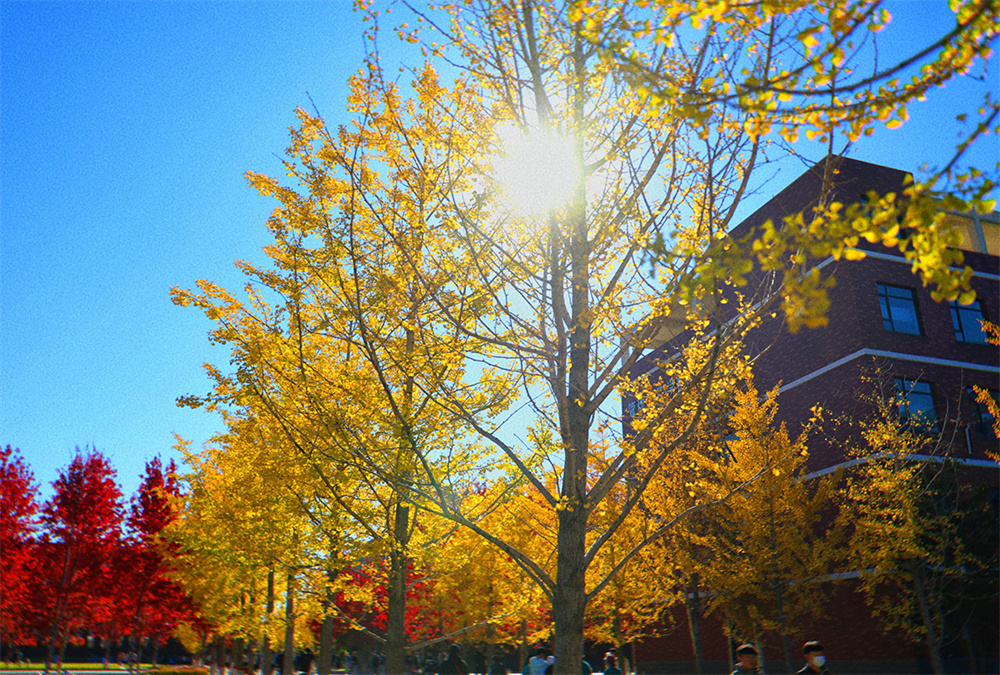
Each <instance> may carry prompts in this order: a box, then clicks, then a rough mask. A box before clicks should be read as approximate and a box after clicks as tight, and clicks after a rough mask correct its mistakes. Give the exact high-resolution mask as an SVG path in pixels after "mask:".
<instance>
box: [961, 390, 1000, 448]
mask: <svg viewBox="0 0 1000 675" xmlns="http://www.w3.org/2000/svg"><path fill="white" fill-rule="evenodd" d="M983 388H984V389H986V391H987V392H988V393H989V395H990V396H992V397H993V400H994V401H998V402H1000V390H997V389H990V388H988V387H983ZM966 391H967V392H968V395H969V403H970V404H971V405H972V415H973V422H974V425H975V427H976V437H977V438H985V439H987V440H990V441H995V440H997V437H996V434H994V433H993V416H992V415H991V414H990V411H989V408H987V407H986V406H984V405H983V404H982V403H980V402H979V397H978V396H977V395H976V390H975V389H973V388H972V387H966Z"/></svg>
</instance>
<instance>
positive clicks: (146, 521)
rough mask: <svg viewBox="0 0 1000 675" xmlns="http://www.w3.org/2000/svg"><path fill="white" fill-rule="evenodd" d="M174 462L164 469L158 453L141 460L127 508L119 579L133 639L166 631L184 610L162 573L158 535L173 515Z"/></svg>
mask: <svg viewBox="0 0 1000 675" xmlns="http://www.w3.org/2000/svg"><path fill="white" fill-rule="evenodd" d="M176 473H177V467H176V466H175V465H174V462H173V461H172V460H171V462H170V463H169V464H168V465H167V468H166V471H164V470H163V465H162V463H161V461H160V458H159V457H155V458H153V460H151V461H150V462H147V463H146V472H145V474H144V475H143V479H142V483H141V484H140V485H139V489H138V490H137V491H136V493H135V495H133V497H132V500H131V504H130V507H129V514H128V518H127V521H126V522H127V525H128V527H129V536H128V538H127V539H126V540H125V542H123V546H122V547H121V548H120V549H119V553H118V559H119V560H118V569H119V572H120V574H122V575H124V576H123V577H122V578H123V579H127V580H128V581H129V583H126V584H122V585H121V588H123V590H124V593H123V594H122V599H121V607H122V608H123V610H124V611H125V612H126V613H127V615H126V619H127V623H126V630H127V634H130V635H133V636H135V637H137V638H140V637H152V638H157V639H158V638H160V637H165V636H167V635H170V634H171V633H172V632H173V630H174V629H175V628H176V627H177V624H178V623H179V622H180V620H181V619H183V618H185V617H186V616H187V615H188V614H189V613H190V604H189V603H188V602H187V598H186V596H185V594H184V592H183V591H182V590H181V589H180V587H179V586H177V584H175V583H174V582H172V581H170V580H169V579H168V578H167V573H168V571H169V564H168V560H167V552H168V551H167V549H166V547H165V544H164V543H163V542H162V541H161V540H160V539H159V534H160V532H161V531H162V530H163V528H165V527H166V526H167V525H169V524H170V523H171V522H172V521H173V519H174V517H175V516H176V503H177V498H178V496H179V495H180V485H179V483H178V481H177V477H176Z"/></svg>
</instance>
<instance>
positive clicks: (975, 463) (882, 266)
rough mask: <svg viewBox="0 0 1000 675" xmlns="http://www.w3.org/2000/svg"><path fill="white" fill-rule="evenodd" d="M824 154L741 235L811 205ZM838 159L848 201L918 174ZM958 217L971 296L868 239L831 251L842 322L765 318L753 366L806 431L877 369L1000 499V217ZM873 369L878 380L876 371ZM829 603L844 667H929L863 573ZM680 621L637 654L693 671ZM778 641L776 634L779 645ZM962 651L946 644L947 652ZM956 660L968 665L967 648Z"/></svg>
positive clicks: (853, 403)
mask: <svg viewBox="0 0 1000 675" xmlns="http://www.w3.org/2000/svg"><path fill="white" fill-rule="evenodd" d="M825 161H826V160H824V161H821V162H820V163H818V164H816V165H815V166H813V167H812V168H810V169H808V170H807V171H806V172H805V173H803V174H802V175H801V176H799V177H798V178H797V179H796V180H794V181H793V182H792V183H791V184H790V185H788V187H786V188H785V189H784V190H782V191H781V192H780V193H778V194H777V195H776V196H774V197H773V198H772V199H771V200H770V201H768V202H767V203H766V204H764V205H763V206H762V207H761V208H759V209H758V210H757V211H756V212H755V213H753V214H752V215H751V216H750V217H748V218H747V219H746V220H745V221H743V222H742V223H740V224H739V225H738V226H737V227H736V228H734V230H733V234H734V236H739V235H741V234H745V233H747V232H749V231H751V230H752V229H753V228H756V227H758V226H760V225H762V224H763V223H764V222H765V221H766V220H768V219H772V220H773V221H774V222H780V220H781V218H782V217H783V216H786V215H789V214H796V213H803V214H809V213H811V212H812V207H813V206H814V205H815V204H816V201H817V199H818V197H819V194H820V190H821V186H822V181H823V173H824V165H825ZM832 161H836V162H838V164H837V167H838V171H837V174H836V177H835V183H834V187H833V190H834V194H833V196H832V198H833V200H835V201H840V202H842V203H845V204H850V203H856V202H858V201H861V200H863V195H864V194H866V193H867V192H868V191H869V190H875V191H876V192H878V193H879V194H886V193H888V192H895V193H897V194H899V193H900V192H901V190H902V187H903V181H904V179H905V176H906V174H905V173H904V172H902V171H899V170H896V169H891V168H888V167H883V166H878V165H875V164H869V163H866V162H861V161H857V160H853V159H849V158H832ZM949 218H951V219H952V220H953V222H954V223H955V224H956V225H957V226H958V227H959V228H960V229H961V231H962V232H963V242H962V245H961V248H962V249H963V251H964V256H965V264H966V265H968V266H970V267H971V268H972V270H973V276H972V280H971V284H972V287H973V288H974V289H975V291H976V297H977V301H976V302H975V303H973V304H972V305H968V306H962V305H958V304H957V303H947V302H940V303H939V302H935V301H934V300H933V299H932V298H931V294H930V289H927V288H923V287H922V286H921V283H920V281H919V279H918V278H917V277H915V276H914V275H913V274H912V272H911V268H910V264H909V263H908V262H907V261H906V260H905V259H904V258H903V257H902V255H900V254H899V253H898V251H897V252H893V251H892V250H890V249H887V248H884V247H881V246H876V245H870V244H866V243H862V244H860V245H859V247H861V248H864V249H865V250H866V253H867V257H866V258H865V259H864V260H861V261H845V260H841V261H834V260H833V259H832V258H831V259H828V260H824V261H820V262H819V264H818V266H819V267H820V268H821V269H822V272H823V274H833V275H834V276H835V277H836V285H835V286H834V287H833V288H832V289H831V290H830V299H831V307H830V309H829V312H828V318H829V323H828V325H827V326H826V327H824V328H820V329H808V328H803V329H802V330H800V331H799V332H798V333H795V334H791V333H789V332H788V331H787V330H785V329H784V327H783V326H782V325H781V323H780V322H778V321H773V322H771V323H769V324H765V325H764V326H763V327H761V328H760V329H758V330H757V331H755V332H754V333H753V334H752V335H751V336H750V338H749V340H748V341H747V345H748V349H749V350H750V351H751V353H755V354H756V353H760V357H759V359H758V360H757V362H756V365H755V368H754V372H755V376H756V379H757V384H758V387H759V389H760V390H761V391H766V390H768V389H770V388H771V387H773V386H775V385H779V391H780V396H779V398H778V405H779V415H780V418H781V421H784V422H786V423H788V426H789V430H790V431H791V432H792V435H793V436H794V435H795V433H796V427H797V426H800V425H801V424H802V423H804V422H805V421H806V420H808V418H809V416H810V412H809V411H810V408H812V407H813V406H814V405H816V404H820V405H822V406H823V407H824V408H825V409H826V410H828V411H831V412H832V413H833V414H840V415H855V416H860V415H869V414H871V412H872V409H871V404H870V403H867V402H865V397H864V396H861V395H859V394H860V392H861V391H862V390H863V389H864V387H865V386H867V385H863V384H862V383H863V382H867V381H869V380H870V379H871V378H872V376H873V374H877V375H876V377H877V378H881V380H882V383H883V384H884V385H885V386H886V388H887V390H888V391H889V392H892V391H896V392H898V393H897V394H896V395H897V396H900V397H902V398H903V399H904V401H905V404H903V405H901V406H900V412H901V414H908V415H911V416H913V417H915V418H917V417H919V418H921V419H922V421H923V423H926V424H930V425H934V427H935V428H936V429H938V430H940V431H942V432H943V433H944V435H946V436H948V437H949V438H950V439H951V440H952V448H953V451H952V457H953V458H954V459H955V460H956V461H957V462H958V463H959V464H960V465H961V467H962V472H963V473H962V480H963V481H970V482H975V483H986V484H988V485H990V486H991V487H992V495H993V500H994V507H995V505H996V500H997V487H998V484H1000V468H998V466H997V464H996V463H995V462H993V461H991V460H990V459H989V458H988V457H987V455H986V454H985V450H987V449H992V451H993V452H996V451H997V449H998V443H997V439H996V438H995V437H994V436H993V434H992V431H991V418H989V416H988V415H987V414H986V413H985V411H984V410H983V409H982V408H981V407H980V406H979V405H977V404H976V403H975V401H974V400H973V399H972V398H971V397H970V391H971V387H972V386H973V385H978V386H980V387H985V388H987V389H989V390H991V391H992V392H993V393H994V396H995V395H996V392H997V390H998V389H1000V349H998V348H997V347H996V346H993V345H990V344H987V343H986V342H985V340H984V336H983V333H982V331H981V328H980V323H979V319H980V318H983V319H988V320H991V321H994V322H996V321H997V320H998V319H1000V257H998V256H1000V218H998V214H995V213H994V214H991V215H989V216H978V215H977V216H968V217H966V216H959V215H950V216H949ZM655 357H656V354H655V353H654V354H653V355H651V357H650V358H648V359H647V360H645V361H644V362H640V363H639V364H638V365H637V366H636V368H635V369H634V370H633V374H634V375H636V376H638V375H640V374H643V373H649V372H650V371H652V370H654V369H655ZM866 377H867V378H869V380H865V379H863V378H866ZM848 464H850V462H848V458H846V457H845V456H844V451H843V446H842V445H841V444H839V443H837V442H836V441H834V442H830V443H826V444H817V445H811V446H810V464H809V469H810V471H812V472H814V473H825V472H828V471H833V470H834V469H836V468H837V467H840V466H844V465H848ZM824 592H825V593H828V594H829V595H830V597H829V598H828V602H829V610H828V612H827V614H828V616H830V617H834V616H835V617H838V618H840V619H843V618H844V617H850V620H848V621H843V620H837V621H821V622H819V623H818V624H817V625H815V626H813V627H811V629H810V631H809V632H804V637H809V638H819V639H821V640H822V641H823V643H824V645H825V646H826V648H827V653H828V657H829V658H830V659H831V662H832V664H833V665H832V666H831V667H832V668H833V669H834V671H835V672H838V673H845V672H890V673H891V672H930V671H929V664H928V663H927V662H926V655H925V654H926V651H925V650H923V648H922V646H921V645H919V644H917V645H912V644H909V643H907V642H906V641H905V640H901V639H899V637H898V636H895V637H893V636H886V635H884V634H883V633H882V632H881V631H880V630H879V629H878V624H877V622H876V621H875V620H874V619H873V618H872V617H871V615H870V613H869V611H868V609H867V607H866V606H865V603H864V600H863V598H862V597H861V596H860V594H858V593H856V592H855V591H854V590H853V589H852V588H851V585H850V583H846V584H838V585H836V586H834V587H831V588H830V589H829V590H828V591H824ZM992 602H993V605H994V606H993V607H992V609H990V608H987V611H986V612H985V614H981V615H980V619H978V620H979V621H981V622H984V623H985V624H986V625H977V626H974V628H975V631H976V632H975V638H974V641H975V642H976V643H977V644H976V648H977V649H978V654H977V659H978V660H979V661H980V662H981V663H980V665H979V668H980V669H982V668H983V666H985V665H987V664H989V667H990V668H992V670H980V672H996V666H997V656H998V654H997V651H998V650H997V644H998V642H1000V634H998V628H997V624H998V623H1000V621H998V616H997V615H998V614H1000V608H998V607H996V606H995V605H996V601H995V599H994V600H993V601H992ZM676 619H677V621H676V622H675V626H676V628H675V630H674V631H673V632H672V633H671V634H670V635H668V636H666V637H664V638H660V639H656V640H647V641H644V642H643V643H641V644H638V645H636V659H637V663H638V665H639V666H640V667H643V666H645V669H646V672H692V671H693V668H692V662H691V659H692V658H693V656H692V654H691V647H690V638H689V636H688V630H687V628H686V625H685V621H684V617H683V611H681V612H680V613H679V614H678V615H677V616H676ZM714 621H715V623H714V624H712V623H711V622H710V623H709V624H708V625H705V626H704V628H703V631H704V633H703V635H704V638H703V639H704V645H703V649H704V650H705V655H704V658H706V659H707V661H708V662H709V665H710V666H711V667H712V668H713V670H718V671H719V672H722V670H723V669H724V668H725V667H726V665H727V663H728V654H727V650H728V649H729V648H730V645H729V644H728V641H727V639H726V638H725V637H724V634H723V630H722V627H721V626H720V625H718V619H715V620H714ZM774 644H775V643H774V642H773V641H772V643H771V645H772V646H773V645H774ZM948 655H949V654H948V653H946V656H948ZM766 656H767V658H768V659H769V660H772V661H778V662H774V663H772V664H771V665H772V667H771V668H769V671H770V672H782V671H783V669H784V664H783V660H782V659H781V654H780V648H779V647H774V649H773V651H770V650H769V652H768V653H767V654H766ZM953 656H954V661H953V662H952V665H953V666H954V667H955V668H958V669H959V670H956V672H968V670H963V668H966V667H967V666H963V665H960V664H963V663H967V661H963V660H962V659H963V657H964V656H965V655H963V654H962V653H961V649H959V650H958V651H957V652H956V653H955V654H953Z"/></svg>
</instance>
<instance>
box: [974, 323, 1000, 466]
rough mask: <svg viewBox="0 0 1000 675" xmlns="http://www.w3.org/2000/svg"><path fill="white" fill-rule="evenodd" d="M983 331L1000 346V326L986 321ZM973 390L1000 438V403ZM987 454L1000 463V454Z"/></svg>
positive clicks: (979, 390)
mask: <svg viewBox="0 0 1000 675" xmlns="http://www.w3.org/2000/svg"><path fill="white" fill-rule="evenodd" d="M983 330H984V331H985V332H986V341H987V342H989V343H990V344H991V345H997V346H1000V326H998V325H997V324H995V323H991V322H989V321H984V322H983ZM973 389H974V390H975V392H976V403H978V404H979V405H981V406H982V407H983V410H985V411H987V412H988V413H989V416H990V418H991V419H992V423H991V424H990V426H991V427H992V431H993V436H994V437H996V438H1000V402H998V401H997V400H996V399H995V398H994V397H993V394H991V393H990V391H989V390H988V389H985V388H983V387H979V386H975V387H973ZM986 454H987V455H988V456H989V457H990V458H991V459H993V461H994V462H998V463H1000V454H998V453H997V452H996V451H990V450H987V451H986Z"/></svg>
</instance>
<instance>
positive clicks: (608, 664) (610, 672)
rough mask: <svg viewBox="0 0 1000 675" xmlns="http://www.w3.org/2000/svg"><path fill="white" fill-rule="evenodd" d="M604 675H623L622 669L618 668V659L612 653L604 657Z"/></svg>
mask: <svg viewBox="0 0 1000 675" xmlns="http://www.w3.org/2000/svg"><path fill="white" fill-rule="evenodd" d="M604 675H622V669H621V668H619V667H618V659H617V658H615V655H614V654H612V653H611V652H608V653H607V654H605V655H604Z"/></svg>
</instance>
